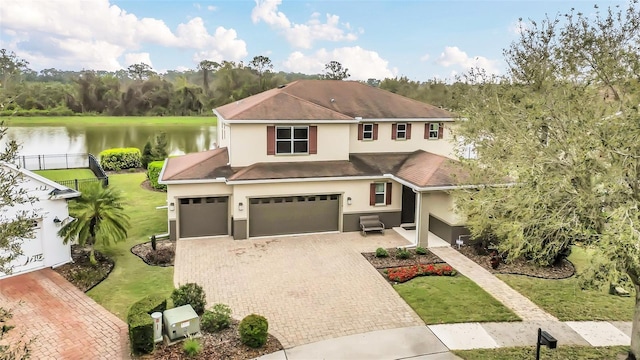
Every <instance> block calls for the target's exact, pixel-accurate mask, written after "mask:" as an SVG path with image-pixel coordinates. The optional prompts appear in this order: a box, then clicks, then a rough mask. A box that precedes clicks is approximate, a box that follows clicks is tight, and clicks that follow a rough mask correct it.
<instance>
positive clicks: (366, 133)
mask: <svg viewBox="0 0 640 360" xmlns="http://www.w3.org/2000/svg"><path fill="white" fill-rule="evenodd" d="M377 138H378V124H358V140H376V139H377Z"/></svg>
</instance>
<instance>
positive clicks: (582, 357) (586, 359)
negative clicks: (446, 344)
mask: <svg viewBox="0 0 640 360" xmlns="http://www.w3.org/2000/svg"><path fill="white" fill-rule="evenodd" d="M533 342H535V339H534V340H533ZM628 351H629V347H628V346H607V347H589V346H563V345H562V344H558V348H557V349H547V348H541V349H540V359H545V360H604V359H606V360H609V359H616V358H617V356H618V354H624V355H626V354H627V352H628ZM453 353H454V354H456V355H458V356H459V357H461V358H463V359H465V360H476V359H477V360H513V359H535V356H536V348H535V347H533V346H532V347H512V348H499V349H478V350H464V351H460V350H459V351H454V352H453Z"/></svg>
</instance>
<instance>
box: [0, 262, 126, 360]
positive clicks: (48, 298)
mask: <svg viewBox="0 0 640 360" xmlns="http://www.w3.org/2000/svg"><path fill="white" fill-rule="evenodd" d="M0 306H2V307H4V308H7V309H11V310H12V312H13V319H11V321H10V322H9V323H10V324H12V325H15V326H16V328H15V329H13V330H12V331H11V332H10V333H9V334H8V339H5V340H7V341H9V342H11V341H15V337H19V336H20V335H21V334H24V337H23V339H24V340H28V339H31V340H32V341H33V342H32V343H31V346H30V348H31V351H32V354H31V358H32V359H78V360H80V359H127V358H129V346H128V342H127V325H126V324H125V323H124V322H123V321H122V320H120V319H118V318H117V317H116V316H115V315H113V314H111V313H110V312H109V311H107V310H106V309H105V308H103V307H102V306H100V305H98V304H97V303H96V302H95V301H93V300H92V299H91V298H90V297H88V296H87V295H85V294H84V293H83V292H82V291H80V290H78V289H77V288H76V287H75V286H73V285H72V284H71V283H70V282H68V281H67V280H65V279H64V278H63V277H62V276H61V275H59V274H58V273H56V272H55V271H53V270H51V269H44V270H39V271H34V272H31V273H28V274H23V275H17V276H14V277H10V278H8V279H4V280H0Z"/></svg>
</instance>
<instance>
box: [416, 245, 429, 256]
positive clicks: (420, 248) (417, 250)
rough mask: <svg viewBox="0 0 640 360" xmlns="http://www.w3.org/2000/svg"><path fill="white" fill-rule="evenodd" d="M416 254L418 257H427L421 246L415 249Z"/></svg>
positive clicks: (425, 250)
mask: <svg viewBox="0 0 640 360" xmlns="http://www.w3.org/2000/svg"><path fill="white" fill-rule="evenodd" d="M416 254H418V255H427V249H425V248H423V247H422V246H418V247H417V248H416Z"/></svg>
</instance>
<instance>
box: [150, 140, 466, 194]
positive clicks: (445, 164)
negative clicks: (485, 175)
mask: <svg viewBox="0 0 640 360" xmlns="http://www.w3.org/2000/svg"><path fill="white" fill-rule="evenodd" d="M228 159H229V157H228V153H227V149H226V148H221V149H216V150H209V151H203V152H199V153H193V154H188V155H183V156H178V157H173V158H169V159H168V160H167V161H168V162H167V165H166V167H165V170H164V174H163V177H162V179H163V180H165V181H166V180H169V181H171V180H207V179H216V178H219V177H224V178H226V179H228V180H230V181H246V180H277V179H304V178H323V177H350V176H382V175H385V174H392V175H395V176H397V177H399V178H401V179H403V180H405V181H407V182H410V183H412V184H414V185H416V186H417V187H421V188H424V187H431V186H451V185H456V184H458V183H459V181H460V180H461V179H465V178H466V175H465V174H463V173H461V170H460V169H459V168H458V167H457V166H456V163H457V162H456V161H455V160H451V159H448V158H445V157H443V156H440V155H435V154H432V153H429V152H426V151H422V150H418V151H415V152H412V153H378V154H351V155H350V156H349V160H348V161H347V160H343V161H308V162H278V163H257V164H253V165H250V166H247V167H244V168H237V169H231V168H230V167H229V165H227V163H228Z"/></svg>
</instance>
